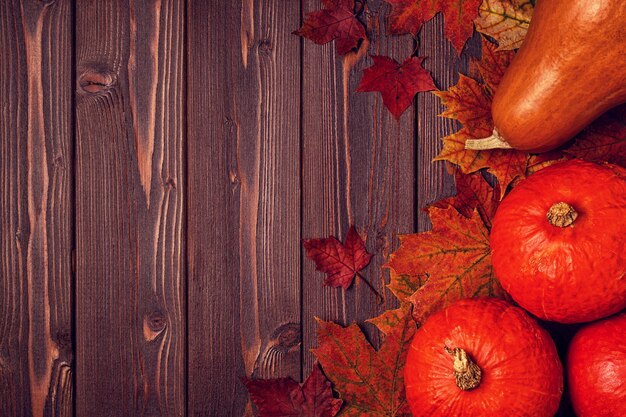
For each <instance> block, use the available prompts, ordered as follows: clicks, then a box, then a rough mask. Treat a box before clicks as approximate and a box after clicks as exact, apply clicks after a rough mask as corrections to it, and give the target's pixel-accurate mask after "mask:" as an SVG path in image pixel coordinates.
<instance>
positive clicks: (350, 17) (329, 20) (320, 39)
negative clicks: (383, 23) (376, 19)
mask: <svg viewBox="0 0 626 417" xmlns="http://www.w3.org/2000/svg"><path fill="white" fill-rule="evenodd" d="M322 3H323V4H324V9H322V10H318V11H315V12H311V13H309V14H307V16H306V18H305V19H304V23H303V25H302V27H301V28H300V29H298V30H296V31H295V32H293V33H294V34H296V35H300V36H304V37H305V38H307V39H310V40H312V41H313V42H315V43H316V44H318V45H323V44H325V43H328V42H330V41H332V40H335V39H336V40H337V53H339V54H340V55H343V54H345V53H348V52H350V51H351V50H352V49H354V48H356V47H357V46H358V45H359V41H360V40H361V39H365V38H366V34H365V27H364V26H363V24H362V23H361V22H360V21H359V19H357V17H356V14H355V13H354V0H323V1H322Z"/></svg>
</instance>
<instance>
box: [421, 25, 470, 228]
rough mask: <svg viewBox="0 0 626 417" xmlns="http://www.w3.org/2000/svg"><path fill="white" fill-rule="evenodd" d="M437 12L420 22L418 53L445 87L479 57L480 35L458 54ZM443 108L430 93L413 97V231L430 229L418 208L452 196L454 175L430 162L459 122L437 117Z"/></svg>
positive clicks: (443, 166) (449, 85) (425, 217)
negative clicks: (415, 204)
mask: <svg viewBox="0 0 626 417" xmlns="http://www.w3.org/2000/svg"><path fill="white" fill-rule="evenodd" d="M443 23H444V19H443V16H442V15H441V14H438V15H436V16H435V17H434V18H433V19H432V20H430V21H428V22H427V23H426V24H424V27H423V28H422V30H421V32H420V34H419V48H418V51H417V52H418V55H420V56H425V57H427V59H426V60H425V61H424V67H425V68H426V69H428V70H429V71H430V72H431V73H432V75H433V78H434V79H435V83H436V85H437V87H438V88H439V89H441V90H447V89H448V88H450V87H452V86H453V85H454V84H456V82H457V80H458V78H459V72H463V73H465V74H467V68H468V63H469V59H470V57H477V56H478V57H479V56H480V36H479V35H476V36H474V37H473V38H472V39H470V40H469V41H468V42H467V44H466V46H465V49H464V50H463V53H462V54H461V55H460V56H459V55H458V53H457V51H456V50H455V49H454V47H453V46H452V44H451V43H450V42H449V41H447V40H446V39H445V36H444V33H443V29H444V27H443ZM443 110H444V108H443V106H442V105H441V101H440V100H439V98H438V97H436V96H435V95H433V94H420V95H418V98H417V124H418V133H417V143H418V144H417V155H416V163H417V207H416V209H417V210H418V213H417V219H418V222H417V230H418V231H425V230H428V229H430V226H431V224H430V220H429V218H428V215H427V214H426V213H425V212H424V211H423V210H421V209H422V208H424V207H426V206H427V205H428V204H432V203H433V202H435V201H437V200H439V199H441V198H443V197H448V196H451V195H454V193H455V191H454V177H453V176H452V175H451V174H450V173H449V172H448V169H447V167H446V162H443V161H437V162H433V158H435V157H436V156H437V155H438V154H439V152H441V149H442V148H443V142H442V140H441V139H442V138H443V137H444V136H448V135H450V134H452V133H454V132H456V131H457V130H458V129H459V128H460V124H459V123H457V122H456V121H455V120H451V119H447V118H442V117H439V116H438V115H439V114H440V113H441V112H442V111H443Z"/></svg>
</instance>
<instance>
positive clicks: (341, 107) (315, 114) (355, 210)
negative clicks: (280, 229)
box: [302, 0, 415, 373]
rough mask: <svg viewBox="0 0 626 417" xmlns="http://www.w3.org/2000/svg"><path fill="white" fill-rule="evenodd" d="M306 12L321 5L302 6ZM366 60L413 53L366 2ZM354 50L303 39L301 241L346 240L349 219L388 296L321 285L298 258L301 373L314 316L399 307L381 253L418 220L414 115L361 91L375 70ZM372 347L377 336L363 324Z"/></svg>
mask: <svg viewBox="0 0 626 417" xmlns="http://www.w3.org/2000/svg"><path fill="white" fill-rule="evenodd" d="M303 4H304V11H305V12H309V11H313V10H317V9H319V8H321V2H320V1H319V0H305V1H304V2H303ZM368 7H369V9H368V12H367V13H366V15H367V16H369V17H368V21H367V24H368V36H369V38H370V42H371V43H370V45H369V54H372V55H375V54H379V55H389V56H391V57H393V58H395V59H396V60H398V61H400V62H402V61H403V60H404V59H406V58H407V57H408V56H410V55H411V53H412V51H413V49H414V42H413V39H412V38H411V37H410V36H405V37H387V36H385V35H384V33H385V28H384V15H385V10H386V3H385V2H382V1H370V2H368ZM365 52H366V50H365V46H364V47H363V48H362V49H361V50H360V51H359V53H358V54H350V55H347V56H345V57H340V56H338V55H337V54H336V52H335V47H334V45H333V44H328V45H325V46H318V45H315V44H313V43H311V42H309V41H305V42H304V62H303V71H304V75H303V80H304V84H303V141H304V142H303V219H302V221H303V236H304V237H305V238H311V237H324V236H328V235H330V234H333V235H336V236H337V237H338V238H340V239H342V238H343V237H344V236H345V234H346V232H347V229H348V226H349V225H350V224H351V223H353V224H355V225H356V226H357V227H358V228H360V230H361V231H362V232H363V233H364V234H365V235H366V236H367V247H368V249H369V251H370V252H372V253H376V254H377V255H376V256H375V257H374V259H373V261H372V263H371V264H370V266H369V268H368V269H367V271H366V273H365V275H366V276H367V278H368V279H369V280H370V282H371V283H372V285H373V286H374V287H376V288H377V289H378V291H379V292H380V293H381V294H384V295H385V302H384V303H383V304H381V305H379V304H377V299H376V296H375V295H374V294H373V293H372V292H371V291H370V290H369V288H368V287H367V286H366V285H364V283H362V282H360V281H359V279H356V281H355V284H354V285H353V287H351V288H350V289H348V290H347V291H343V290H340V289H335V288H325V287H324V288H323V287H322V280H323V275H322V274H321V273H319V272H316V271H315V266H314V264H313V263H312V262H311V261H310V260H308V259H304V260H303V262H304V264H303V276H304V277H303V317H302V319H303V329H304V332H303V337H304V352H306V353H305V358H304V370H305V373H306V372H308V371H309V370H310V369H311V365H312V360H313V358H312V356H311V355H310V353H309V349H310V348H312V347H315V346H316V343H317V342H316V336H315V330H316V326H315V321H314V320H313V316H319V317H321V318H323V319H326V320H334V321H337V322H339V323H343V324H348V323H350V322H352V321H357V322H360V323H362V322H363V321H364V320H365V319H368V318H371V317H374V316H375V315H377V314H378V313H380V312H382V310H384V309H387V308H391V307H393V306H395V305H396V303H395V300H394V298H393V296H392V295H391V293H389V291H387V290H386V288H385V284H387V283H388V277H387V273H386V271H383V270H381V268H380V267H381V265H382V264H383V263H384V262H385V259H386V257H387V255H388V254H389V253H390V252H391V251H392V250H393V249H394V248H395V247H396V246H397V243H398V242H397V238H396V236H397V234H398V233H406V232H410V231H411V230H412V229H413V227H414V219H415V191H414V190H415V164H414V155H415V147H414V144H415V139H414V137H415V117H414V115H415V113H414V110H412V109H409V110H407V112H406V113H405V114H404V115H403V116H402V117H401V119H400V121H399V122H397V121H395V119H393V117H392V116H391V115H390V113H389V112H388V111H387V109H386V108H384V107H383V104H382V99H381V97H380V95H379V94H376V93H357V92H355V90H356V87H357V85H358V83H359V81H360V78H361V75H362V70H363V68H365V67H368V66H370V65H371V63H372V62H371V60H370V59H369V58H366V57H364V58H363V59H360V57H361V56H362V55H364V54H365ZM366 331H367V334H368V335H369V337H370V339H371V340H373V341H374V342H376V341H377V333H376V332H375V331H373V329H372V327H371V326H369V327H367V328H366Z"/></svg>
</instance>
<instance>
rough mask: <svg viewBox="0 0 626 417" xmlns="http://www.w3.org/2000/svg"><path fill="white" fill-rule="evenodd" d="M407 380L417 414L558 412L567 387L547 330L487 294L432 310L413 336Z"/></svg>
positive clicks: (466, 416)
mask: <svg viewBox="0 0 626 417" xmlns="http://www.w3.org/2000/svg"><path fill="white" fill-rule="evenodd" d="M404 382H405V387H406V398H407V401H408V403H409V405H410V407H411V412H412V413H413V417H421V416H424V417H426V416H428V417H450V416H455V417H476V416H481V417H491V416H494V417H495V416H497V417H501V416H533V417H552V416H554V414H555V413H556V411H557V409H558V407H559V401H560V398H561V394H562V391H563V375H562V367H561V362H560V361H559V358H558V355H557V351H556V347H555V345H554V342H553V341H552V339H551V338H550V336H549V335H548V333H547V332H546V331H545V330H544V329H542V328H541V327H540V326H539V325H538V324H537V323H536V322H535V321H534V320H533V319H532V318H531V317H530V316H528V315H527V314H526V313H525V312H524V311H523V310H522V309H521V308H518V307H514V306H513V305H511V304H510V303H508V302H506V301H503V300H497V299H489V298H486V299H466V300H461V301H458V302H456V303H454V304H453V305H451V306H449V307H448V308H446V309H445V310H442V311H440V312H438V313H435V314H433V315H432V316H430V317H429V318H428V319H427V320H426V322H425V323H424V325H423V326H422V327H420V328H419V329H418V330H417V332H416V334H415V336H414V338H413V340H412V342H411V346H410V348H409V353H408V355H407V361H406V366H405V368H404Z"/></svg>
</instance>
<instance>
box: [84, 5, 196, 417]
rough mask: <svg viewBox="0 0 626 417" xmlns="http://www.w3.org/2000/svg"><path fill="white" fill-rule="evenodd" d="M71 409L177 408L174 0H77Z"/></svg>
mask: <svg viewBox="0 0 626 417" xmlns="http://www.w3.org/2000/svg"><path fill="white" fill-rule="evenodd" d="M76 51H77V57H76V61H77V62H76V64H77V84H78V86H77V90H78V91H77V96H76V125H77V137H76V142H77V152H76V222H77V224H76V227H77V249H76V250H77V254H76V259H77V261H76V263H77V278H76V293H77V296H76V304H77V306H76V320H77V321H76V345H77V346H76V347H77V351H76V356H77V370H78V373H77V400H76V414H77V415H79V416H129V417H130V416H133V417H134V416H182V415H184V413H185V403H186V396H185V368H186V366H185V363H186V362H185V308H186V306H185V301H184V300H185V291H186V287H185V259H186V256H185V252H184V242H185V236H184V198H185V196H184V193H185V178H184V159H185V155H184V120H185V112H184V109H185V97H184V4H183V3H182V2H180V1H177V0H152V1H148V2H134V1H133V0H130V1H129V2H126V1H123V0H118V1H107V2H100V1H89V2H79V3H77V7H76Z"/></svg>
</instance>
